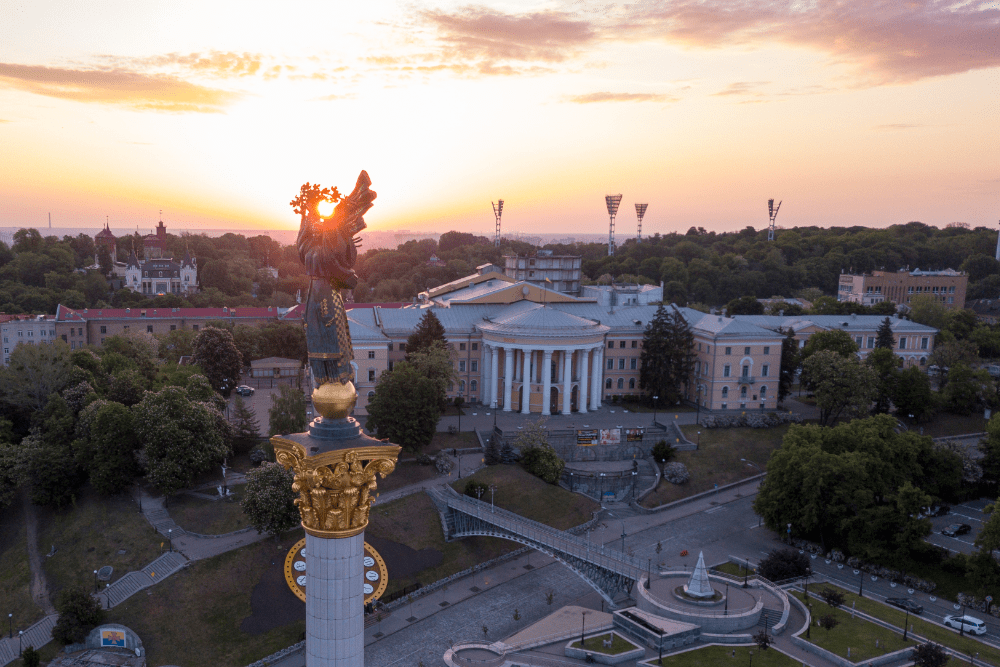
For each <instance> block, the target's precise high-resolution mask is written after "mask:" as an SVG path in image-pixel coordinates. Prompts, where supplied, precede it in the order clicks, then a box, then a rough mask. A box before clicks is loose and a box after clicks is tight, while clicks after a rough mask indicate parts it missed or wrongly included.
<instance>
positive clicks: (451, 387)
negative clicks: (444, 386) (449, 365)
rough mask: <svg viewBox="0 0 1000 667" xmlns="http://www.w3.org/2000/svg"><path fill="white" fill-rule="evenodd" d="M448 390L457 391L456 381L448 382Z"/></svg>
mask: <svg viewBox="0 0 1000 667" xmlns="http://www.w3.org/2000/svg"><path fill="white" fill-rule="evenodd" d="M448 391H455V383H454V382H449V383H448Z"/></svg>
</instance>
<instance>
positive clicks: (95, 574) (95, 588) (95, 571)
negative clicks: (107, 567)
mask: <svg viewBox="0 0 1000 667" xmlns="http://www.w3.org/2000/svg"><path fill="white" fill-rule="evenodd" d="M94 592H95V593H96V592H97V570H94Z"/></svg>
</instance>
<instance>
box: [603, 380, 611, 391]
mask: <svg viewBox="0 0 1000 667" xmlns="http://www.w3.org/2000/svg"><path fill="white" fill-rule="evenodd" d="M604 388H605V389H611V378H608V379H607V380H605V381H604Z"/></svg>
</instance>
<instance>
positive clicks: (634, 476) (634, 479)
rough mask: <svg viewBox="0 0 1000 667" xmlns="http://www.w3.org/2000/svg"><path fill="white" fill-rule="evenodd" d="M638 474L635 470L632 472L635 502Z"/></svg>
mask: <svg viewBox="0 0 1000 667" xmlns="http://www.w3.org/2000/svg"><path fill="white" fill-rule="evenodd" d="M638 474H639V473H638V472H636V471H635V470H633V471H632V500H635V484H636V482H637V481H638V480H637V478H636V475H638Z"/></svg>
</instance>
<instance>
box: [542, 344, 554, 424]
mask: <svg viewBox="0 0 1000 667" xmlns="http://www.w3.org/2000/svg"><path fill="white" fill-rule="evenodd" d="M551 393H552V350H545V352H544V353H542V414H543V415H550V414H552V410H551V407H550V406H551V402H550V401H549V394H551Z"/></svg>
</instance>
